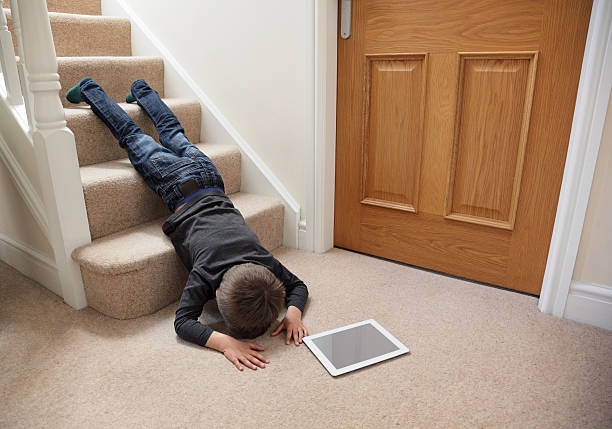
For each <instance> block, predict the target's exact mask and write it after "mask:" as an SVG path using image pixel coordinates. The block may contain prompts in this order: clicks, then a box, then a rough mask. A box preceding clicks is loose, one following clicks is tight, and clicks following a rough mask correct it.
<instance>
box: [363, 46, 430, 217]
mask: <svg viewBox="0 0 612 429" xmlns="http://www.w3.org/2000/svg"><path fill="white" fill-rule="evenodd" d="M366 62H367V63H366V93H365V118H364V120H365V125H366V127H367V130H366V135H365V139H364V148H363V150H362V152H363V153H364V157H363V166H362V170H363V172H364V176H363V191H362V201H361V202H362V203H364V204H372V205H378V206H382V207H389V208H393V209H399V210H406V211H412V212H414V211H416V207H417V201H418V193H419V178H420V176H421V174H420V167H421V150H422V146H423V119H424V115H425V87H426V80H425V78H426V77H427V74H426V71H427V65H426V56H425V55H391V56H390V55H382V56H380V55H369V56H366ZM407 100H409V102H407ZM409 139H410V140H411V141H412V144H410V145H405V144H401V142H403V141H406V140H409ZM395 177H402V180H394V178H395Z"/></svg>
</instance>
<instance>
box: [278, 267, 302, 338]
mask: <svg viewBox="0 0 612 429" xmlns="http://www.w3.org/2000/svg"><path fill="white" fill-rule="evenodd" d="M277 262H278V261H277ZM278 267H279V271H280V272H279V273H278V274H277V277H278V279H279V280H280V281H281V282H283V284H284V285H285V290H286V291H287V297H286V303H287V314H286V315H285V318H284V319H283V321H282V322H281V324H280V325H278V327H277V328H276V329H275V330H274V332H272V335H273V336H275V335H278V333H280V332H281V331H282V330H283V329H285V330H286V331H287V336H286V343H287V344H289V342H290V341H291V337H293V340H294V342H295V345H296V346H298V345H300V344H301V343H302V338H304V337H305V336H307V335H308V330H307V329H306V327H305V326H304V324H303V323H302V312H303V311H304V306H305V305H306V300H307V299H308V288H307V287H306V285H305V284H304V282H303V281H302V280H300V279H299V278H297V276H295V275H294V274H293V273H292V272H291V271H289V270H288V269H287V268H285V266H284V265H283V264H281V263H280V262H278Z"/></svg>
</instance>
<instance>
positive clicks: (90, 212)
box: [83, 146, 240, 240]
mask: <svg viewBox="0 0 612 429" xmlns="http://www.w3.org/2000/svg"><path fill="white" fill-rule="evenodd" d="M201 147H202V146H201ZM211 159H212V160H213V162H214V163H215V165H216V166H217V169H218V170H219V172H220V173H221V176H222V177H223V180H224V183H225V190H226V192H227V193H228V194H232V193H234V192H238V191H239V190H240V152H238V151H237V150H236V151H234V152H232V153H223V154H221V155H211ZM126 163H127V161H116V165H117V167H118V168H123V169H125V164H126ZM126 172H127V176H126V175H123V176H122V177H121V178H120V180H118V181H117V182H108V181H107V182H104V183H95V184H93V185H90V186H85V187H84V189H83V194H84V196H85V205H86V207H87V217H88V220H89V230H90V232H91V238H92V240H95V239H96V238H99V237H103V236H105V235H109V234H112V233H114V232H117V231H122V230H124V229H127V228H130V227H132V226H134V225H138V224H140V223H145V222H148V221H151V220H153V219H157V218H159V217H162V216H165V215H168V216H169V215H170V212H169V211H168V208H167V207H166V206H165V205H164V204H163V203H162V201H161V198H160V197H159V196H158V195H157V194H156V193H155V192H154V191H153V190H151V189H150V188H149V187H148V186H147V185H146V183H145V182H144V181H143V180H142V179H141V178H140V176H139V175H138V173H137V172H136V171H135V170H133V169H132V168H131V167H130V168H129V169H127V170H126Z"/></svg>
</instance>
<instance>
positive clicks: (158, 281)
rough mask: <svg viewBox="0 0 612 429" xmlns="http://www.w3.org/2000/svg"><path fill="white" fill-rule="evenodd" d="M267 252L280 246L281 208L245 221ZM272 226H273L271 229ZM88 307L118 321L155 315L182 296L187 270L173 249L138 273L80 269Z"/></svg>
mask: <svg viewBox="0 0 612 429" xmlns="http://www.w3.org/2000/svg"><path fill="white" fill-rule="evenodd" d="M246 221H247V223H248V224H249V226H250V227H251V228H253V230H254V231H255V233H256V234H257V235H258V237H259V238H260V240H261V242H262V244H263V245H264V246H265V247H266V248H268V249H275V248H277V247H278V246H280V245H281V242H282V228H281V227H279V225H282V221H283V207H282V206H277V207H275V208H274V209H270V210H267V211H265V212H262V213H260V214H258V215H257V216H252V217H249V218H247V219H246ZM271 225H275V226H276V227H275V228H272V227H271ZM81 274H82V275H83V283H84V285H85V293H86V296H87V304H88V305H89V306H90V307H93V308H95V309H96V310H98V311H100V312H101V313H103V314H106V315H108V316H111V317H114V318H117V319H133V318H136V317H140V316H145V315H147V314H151V313H154V312H156V311H158V310H160V309H161V308H163V307H165V306H167V305H169V304H171V303H173V302H175V301H176V300H178V299H179V297H180V296H181V293H182V291H183V288H184V286H185V282H186V280H187V275H188V273H187V270H186V269H185V267H184V266H183V265H182V263H181V262H180V261H179V259H178V257H177V256H176V253H175V251H174V249H173V248H170V247H169V248H168V250H167V251H166V252H164V253H163V254H161V255H158V256H157V257H156V258H155V260H153V261H150V262H149V263H147V264H146V265H145V266H144V267H141V268H140V269H138V270H135V271H130V272H127V273H123V274H118V275H104V274H101V273H97V272H94V271H91V270H88V269H87V268H85V267H83V266H81Z"/></svg>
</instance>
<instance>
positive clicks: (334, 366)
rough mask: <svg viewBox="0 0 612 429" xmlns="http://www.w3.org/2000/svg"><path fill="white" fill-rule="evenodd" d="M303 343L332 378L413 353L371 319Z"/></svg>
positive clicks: (312, 337) (316, 336)
mask: <svg viewBox="0 0 612 429" xmlns="http://www.w3.org/2000/svg"><path fill="white" fill-rule="evenodd" d="M304 343H305V344H306V345H307V346H308V348H309V349H310V351H311V352H312V353H314V355H315V356H316V357H317V359H319V361H320V362H321V363H322V364H323V366H324V367H325V369H327V371H329V373H330V374H331V375H333V376H336V375H340V374H344V373H347V372H350V371H354V370H356V369H359V368H363V367H364V366H368V365H372V364H374V363H377V362H381V361H383V360H387V359H391V358H394V357H396V356H399V355H403V354H404V353H408V352H409V351H410V350H408V347H406V346H405V345H403V344H402V343H400V342H399V341H398V340H397V339H396V338H395V337H394V336H393V335H391V334H390V333H388V332H387V331H386V330H385V329H384V328H383V327H382V326H380V325H379V324H378V323H377V322H376V321H375V320H372V319H370V320H364V321H363V322H359V323H354V324H352V325H348V326H343V327H342V328H338V329H332V330H331V331H325V332H321V333H320V334H315V335H309V336H307V337H304Z"/></svg>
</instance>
